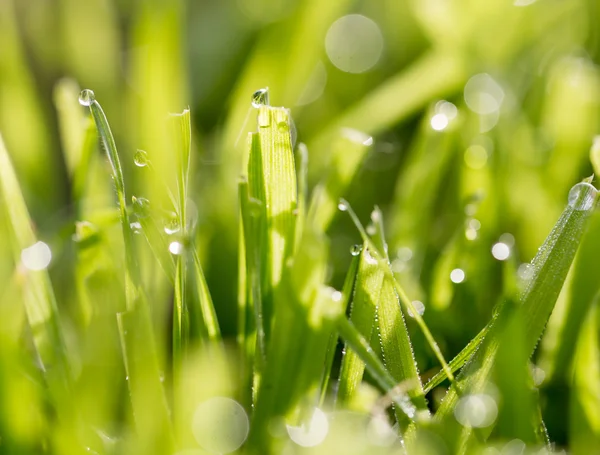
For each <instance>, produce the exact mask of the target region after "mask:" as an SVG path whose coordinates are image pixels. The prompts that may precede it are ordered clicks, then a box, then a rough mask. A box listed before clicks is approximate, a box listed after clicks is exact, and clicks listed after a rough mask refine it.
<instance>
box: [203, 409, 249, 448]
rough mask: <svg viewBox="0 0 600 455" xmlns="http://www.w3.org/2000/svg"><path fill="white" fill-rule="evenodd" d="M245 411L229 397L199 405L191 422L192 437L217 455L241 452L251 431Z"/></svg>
mask: <svg viewBox="0 0 600 455" xmlns="http://www.w3.org/2000/svg"><path fill="white" fill-rule="evenodd" d="M249 428H250V426H249V422H248V416H247V415H246V411H245V410H244V408H243V407H242V406H241V405H240V404H239V403H238V402H237V401H235V400H232V399H231V398H227V397H213V398H209V399H208V400H206V401H204V402H202V403H200V405H199V406H198V407H197V408H196V411H195V412H194V417H193V419H192V433H193V434H194V438H196V441H197V442H198V444H200V445H201V446H202V447H203V448H204V449H206V450H209V451H211V452H214V453H230V452H233V451H235V450H237V449H239V448H240V447H241V446H242V444H243V443H244V441H245V440H246V438H247V437H248V430H249Z"/></svg>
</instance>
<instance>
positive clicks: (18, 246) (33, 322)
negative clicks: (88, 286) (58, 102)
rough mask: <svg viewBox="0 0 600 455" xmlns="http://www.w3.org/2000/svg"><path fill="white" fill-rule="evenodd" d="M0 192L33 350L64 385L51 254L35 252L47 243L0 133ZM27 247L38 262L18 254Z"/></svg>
mask: <svg viewBox="0 0 600 455" xmlns="http://www.w3.org/2000/svg"><path fill="white" fill-rule="evenodd" d="M0 194H1V195H2V200H3V202H4V203H3V204H2V205H3V207H4V212H5V214H6V219H7V222H8V223H7V224H8V226H9V228H10V236H11V246H12V249H13V257H14V262H15V264H16V265H17V267H19V269H20V270H22V273H23V292H24V295H23V301H24V304H25V311H26V313H27V319H28V322H29V325H30V327H31V331H32V334H33V341H34V344H35V347H36V350H37V352H38V355H39V356H40V360H41V362H42V365H44V366H45V368H46V369H47V371H48V372H49V373H51V374H52V375H55V374H58V376H57V378H60V381H61V382H63V387H67V385H68V383H69V382H70V381H71V378H70V376H71V374H70V372H69V367H68V360H67V349H66V345H65V341H64V339H63V333H64V332H63V329H62V328H61V323H60V317H59V313H58V307H57V304H56V299H55V297H54V290H53V289H52V284H51V283H50V277H49V276H48V272H47V270H46V267H47V266H48V263H44V262H46V260H47V262H49V261H50V258H51V256H50V257H47V258H45V257H44V255H46V256H47V255H50V254H51V252H48V253H40V252H38V250H39V248H40V246H41V247H42V248H44V252H45V251H46V250H45V248H48V247H47V245H46V244H39V243H37V237H36V235H35V232H34V230H33V228H32V221H31V218H30V217H29V212H28V210H27V206H26V204H25V199H24V198H23V194H22V193H21V189H20V187H19V183H18V181H17V176H16V174H15V171H14V168H13V166H12V163H11V160H10V157H9V155H8V151H7V150H6V148H5V146H4V141H3V140H2V136H0ZM31 247H33V248H34V250H33V252H32V253H30V255H31V257H32V258H33V259H35V260H36V261H38V262H39V261H41V262H39V263H38V262H35V261H34V263H33V264H32V263H29V264H28V263H25V264H24V263H23V262H22V257H23V255H26V256H27V255H29V254H28V253H22V252H23V250H25V249H26V248H31ZM36 247H37V248H38V249H37V250H36V249H35V248H36ZM40 255H41V256H40ZM38 256H39V257H38ZM31 267H33V269H31Z"/></svg>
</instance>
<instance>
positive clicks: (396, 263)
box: [392, 259, 406, 273]
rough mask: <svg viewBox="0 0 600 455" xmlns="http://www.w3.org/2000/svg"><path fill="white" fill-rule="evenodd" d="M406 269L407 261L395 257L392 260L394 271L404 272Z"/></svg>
mask: <svg viewBox="0 0 600 455" xmlns="http://www.w3.org/2000/svg"><path fill="white" fill-rule="evenodd" d="M404 269H406V262H404V261H401V260H400V259H394V260H393V261H392V271H393V272H394V273H400V272H403V271H404Z"/></svg>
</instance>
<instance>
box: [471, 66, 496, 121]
mask: <svg viewBox="0 0 600 455" xmlns="http://www.w3.org/2000/svg"><path fill="white" fill-rule="evenodd" d="M464 95H465V102H466V103H467V106H468V107H469V109H471V110H472V111H473V112H475V113H477V114H480V115H487V114H491V113H493V112H496V111H499V110H500V106H501V105H502V101H504V91H503V90H502V87H500V85H499V84H498V83H497V82H496V81H495V80H494V79H493V78H492V77H491V76H490V75H489V74H487V73H481V74H476V75H475V76H473V77H471V79H469V81H468V82H467V84H466V85H465V93H464Z"/></svg>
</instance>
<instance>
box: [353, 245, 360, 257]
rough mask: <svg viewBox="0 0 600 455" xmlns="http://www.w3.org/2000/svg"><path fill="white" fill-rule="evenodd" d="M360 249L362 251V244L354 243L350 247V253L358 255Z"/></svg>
mask: <svg viewBox="0 0 600 455" xmlns="http://www.w3.org/2000/svg"><path fill="white" fill-rule="evenodd" d="M361 251H362V245H354V246H353V247H352V248H350V254H351V255H352V256H358V255H359V254H360V252H361Z"/></svg>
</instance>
